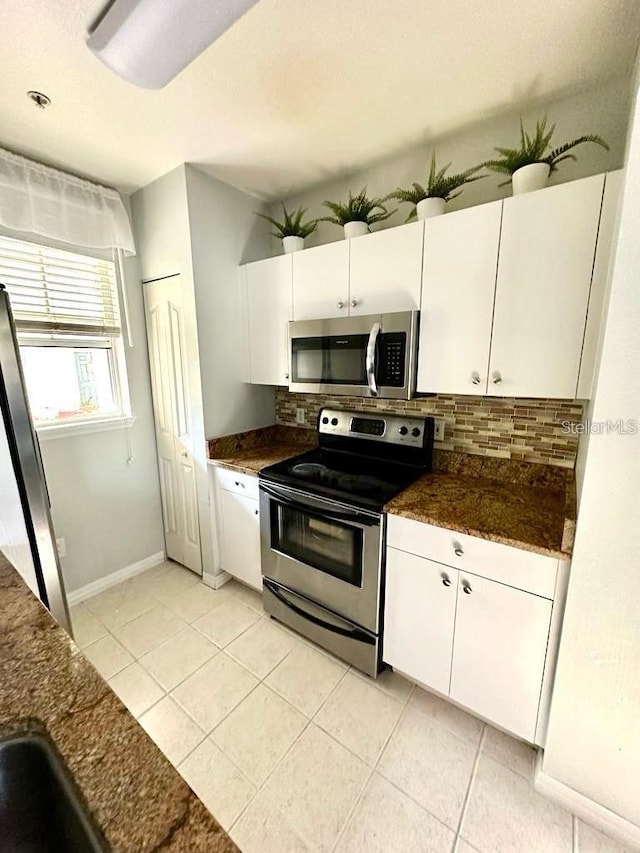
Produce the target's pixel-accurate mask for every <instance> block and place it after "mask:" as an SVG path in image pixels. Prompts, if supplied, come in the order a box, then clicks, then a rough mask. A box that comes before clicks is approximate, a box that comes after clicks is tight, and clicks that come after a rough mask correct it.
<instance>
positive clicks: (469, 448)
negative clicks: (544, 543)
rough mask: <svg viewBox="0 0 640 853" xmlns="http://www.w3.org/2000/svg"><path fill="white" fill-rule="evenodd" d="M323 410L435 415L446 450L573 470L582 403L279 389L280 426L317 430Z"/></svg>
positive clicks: (277, 394)
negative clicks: (573, 428)
mask: <svg viewBox="0 0 640 853" xmlns="http://www.w3.org/2000/svg"><path fill="white" fill-rule="evenodd" d="M322 406H334V407H335V408H343V409H359V410H364V411H382V412H395V413H398V414H402V413H404V414H408V415H410V414H411V415H415V414H421V415H431V416H433V417H436V418H440V419H442V420H443V421H444V422H445V428H444V440H443V441H439V442H436V445H435V446H436V447H438V448H440V449H441V450H455V451H458V452H461V453H475V454H479V455H481V456H496V457H500V458H502V459H517V460H521V461H524V462H537V463H542V464H545V465H557V466H559V467H561V468H573V467H574V465H575V461H576V453H577V449H578V434H577V433H576V432H569V431H568V430H567V428H566V424H567V422H570V423H577V422H578V421H580V420H581V419H582V416H583V404H582V403H581V402H579V401H577V400H549V399H524V398H520V397H519V398H515V397H466V396H456V395H449V394H438V395H437V396H435V397H417V398H415V399H413V400H408V401H402V400H401V401H398V400H370V399H364V398H362V397H323V396H321V395H319V394H292V393H290V392H289V391H288V390H287V389H286V388H277V389H276V422H277V423H278V424H283V425H286V426H306V427H315V425H316V419H317V416H318V411H319V409H320V408H321V407H322ZM298 408H301V409H304V411H305V422H304V424H297V423H296V409H298Z"/></svg>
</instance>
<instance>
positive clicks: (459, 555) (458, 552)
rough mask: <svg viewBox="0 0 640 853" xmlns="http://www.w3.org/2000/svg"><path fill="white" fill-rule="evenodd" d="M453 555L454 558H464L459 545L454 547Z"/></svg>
mask: <svg viewBox="0 0 640 853" xmlns="http://www.w3.org/2000/svg"><path fill="white" fill-rule="evenodd" d="M453 553H454V554H455V555H456V557H464V551H463V550H462V548H461V547H460V545H454V547H453Z"/></svg>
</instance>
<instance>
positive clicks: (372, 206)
mask: <svg viewBox="0 0 640 853" xmlns="http://www.w3.org/2000/svg"><path fill="white" fill-rule="evenodd" d="M385 200H386V199H383V198H367V188H366V187H363V188H362V189H361V190H360V192H359V193H357V195H352V194H351V192H349V199H348V201H347V202H346V203H342V202H336V201H323V202H322V203H323V205H324V206H325V207H328V208H329V210H331V211H332V213H333V216H325V217H323V218H322V219H321V220H320V221H321V222H333V224H334V225H342V227H343V228H344V236H345V239H347V240H349V239H351V238H352V237H361V236H362V235H363V234H368V233H369V230H370V229H369V226H371V225H373V224H374V222H384V220H385V219H388V218H389V217H390V216H392V215H393V214H394V213H395V210H387V207H386V205H385V203H384V202H385ZM376 210H377V211H378V212H377V213H374V211H376Z"/></svg>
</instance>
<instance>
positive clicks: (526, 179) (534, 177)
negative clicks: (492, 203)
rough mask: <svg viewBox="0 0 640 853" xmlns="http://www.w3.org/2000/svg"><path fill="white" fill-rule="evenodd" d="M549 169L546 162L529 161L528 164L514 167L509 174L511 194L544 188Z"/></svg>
mask: <svg viewBox="0 0 640 853" xmlns="http://www.w3.org/2000/svg"><path fill="white" fill-rule="evenodd" d="M550 171H551V167H550V166H549V164H548V163H529V165H528V166H522V167H521V168H520V169H516V171H515V172H514V173H513V175H512V176H511V183H512V186H513V194H514V195H520V193H531V192H533V191H534V190H542V189H544V188H545V187H546V185H547V181H548V180H549V173H550Z"/></svg>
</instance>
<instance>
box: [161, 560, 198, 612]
mask: <svg viewBox="0 0 640 853" xmlns="http://www.w3.org/2000/svg"><path fill="white" fill-rule="evenodd" d="M196 584H202V577H201V576H200V575H197V574H196V573H195V572H192V571H191V570H190V569H185V568H184V567H183V566H179V565H178V564H177V563H174V564H173V565H171V566H170V567H169V568H168V569H167V570H166V571H165V572H162V573H161V574H160V576H159V577H158V578H157V579H156V581H155V582H154V584H153V586H152V587H151V592H152V593H153V595H154V596H155V597H156V598H157V599H158V601H161V602H162V603H163V604H169V602H171V600H172V599H173V598H175V597H176V596H178V595H180V594H181V593H183V592H186V590H188V589H191V587H193V586H195V585H196Z"/></svg>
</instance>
